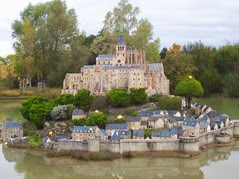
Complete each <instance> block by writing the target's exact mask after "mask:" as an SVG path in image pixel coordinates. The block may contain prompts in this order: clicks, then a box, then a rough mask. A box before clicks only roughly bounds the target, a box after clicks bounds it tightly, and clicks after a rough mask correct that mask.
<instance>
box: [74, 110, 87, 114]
mask: <svg viewBox="0 0 239 179" xmlns="http://www.w3.org/2000/svg"><path fill="white" fill-rule="evenodd" d="M85 114H86V112H85V111H83V110H82V109H74V110H73V112H72V115H85Z"/></svg>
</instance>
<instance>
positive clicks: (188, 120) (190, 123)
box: [183, 117, 198, 127]
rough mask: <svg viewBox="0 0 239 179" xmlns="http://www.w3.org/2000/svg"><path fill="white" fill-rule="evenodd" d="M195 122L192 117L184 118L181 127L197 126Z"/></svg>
mask: <svg viewBox="0 0 239 179" xmlns="http://www.w3.org/2000/svg"><path fill="white" fill-rule="evenodd" d="M197 123H198V122H197V120H196V119H195V118H194V117H192V118H186V119H185V120H184V121H183V125H184V126H192V127H193V126H194V127H195V126H196V125H197Z"/></svg>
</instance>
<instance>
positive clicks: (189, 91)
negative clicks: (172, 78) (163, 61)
mask: <svg viewBox="0 0 239 179" xmlns="http://www.w3.org/2000/svg"><path fill="white" fill-rule="evenodd" d="M174 93H175V94H176V95H178V96H184V97H185V98H186V99H187V107H188V108H190V107H191V101H192V97H200V96H202V95H203V88H202V86H201V83H200V82H199V81H197V80H196V79H195V78H193V77H192V76H186V77H185V78H184V79H183V80H182V81H180V82H179V83H178V84H177V86H176V89H175V91H174Z"/></svg>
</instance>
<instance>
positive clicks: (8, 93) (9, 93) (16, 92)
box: [0, 90, 21, 97]
mask: <svg viewBox="0 0 239 179" xmlns="http://www.w3.org/2000/svg"><path fill="white" fill-rule="evenodd" d="M20 94H21V93H20V91H19V90H3V91H1V92H0V95H1V96H5V97H18V96H20Z"/></svg>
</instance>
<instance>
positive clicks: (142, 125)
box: [140, 121, 148, 129]
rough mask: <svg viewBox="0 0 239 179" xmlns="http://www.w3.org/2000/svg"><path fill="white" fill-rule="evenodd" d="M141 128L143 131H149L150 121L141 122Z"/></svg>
mask: <svg viewBox="0 0 239 179" xmlns="http://www.w3.org/2000/svg"><path fill="white" fill-rule="evenodd" d="M140 128H141V129H147V128H148V121H141V122H140Z"/></svg>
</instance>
